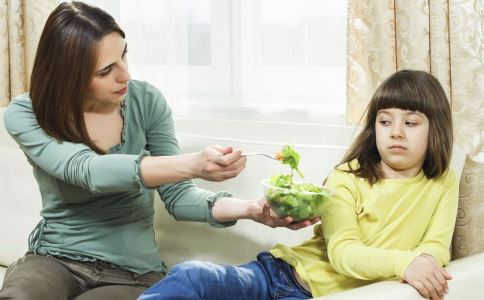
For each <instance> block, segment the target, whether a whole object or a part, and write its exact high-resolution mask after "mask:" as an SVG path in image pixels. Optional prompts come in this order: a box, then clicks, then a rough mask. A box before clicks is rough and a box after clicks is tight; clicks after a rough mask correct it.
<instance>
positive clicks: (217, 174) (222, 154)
mask: <svg viewBox="0 0 484 300" xmlns="http://www.w3.org/2000/svg"><path fill="white" fill-rule="evenodd" d="M241 154H242V151H235V152H234V151H233V149H232V147H222V146H218V145H216V146H210V147H207V148H205V149H204V150H203V151H201V152H199V153H198V154H197V155H196V158H197V159H196V162H195V167H194V169H195V172H194V173H195V174H196V177H197V178H202V179H205V180H209V181H224V180H227V179H230V178H233V177H236V176H237V175H239V173H240V172H242V170H243V169H244V168H245V162H246V160H247V158H246V157H244V156H242V155H241Z"/></svg>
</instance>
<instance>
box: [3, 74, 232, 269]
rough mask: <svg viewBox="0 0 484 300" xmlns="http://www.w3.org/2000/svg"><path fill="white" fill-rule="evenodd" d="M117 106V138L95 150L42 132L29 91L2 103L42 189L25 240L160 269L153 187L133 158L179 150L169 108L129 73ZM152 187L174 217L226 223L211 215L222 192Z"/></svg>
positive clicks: (70, 253) (37, 248)
mask: <svg viewBox="0 0 484 300" xmlns="http://www.w3.org/2000/svg"><path fill="white" fill-rule="evenodd" d="M121 114H122V117H123V122H124V123H123V130H122V139H121V143H120V144H119V145H116V146H114V147H112V148H111V149H110V150H109V151H108V153H107V154H105V155H99V154H97V153H96V152H94V151H93V150H91V148H89V147H88V146H86V145H84V144H80V143H72V142H65V141H64V142H59V141H58V140H56V139H54V138H53V137H51V136H49V135H47V134H46V133H45V132H44V131H43V130H42V128H40V126H39V124H38V122H37V119H36V117H35V114H34V112H33V110H32V101H31V99H30V96H29V94H23V95H20V96H18V97H16V98H15V99H14V100H13V101H12V102H11V103H10V105H9V107H8V109H7V111H6V113H5V117H4V119H5V127H6V129H7V131H8V132H9V133H10V135H11V136H12V137H13V138H14V139H15V141H16V142H17V143H18V144H19V145H20V148H21V149H22V150H23V151H24V153H25V155H26V156H27V159H28V160H29V162H30V164H31V165H32V166H33V172H34V176H35V178H36V180H37V182H38V184H39V189H40V193H41V196H42V207H43V208H42V211H41V216H42V221H41V222H40V223H39V224H38V225H37V227H36V228H35V229H34V230H33V232H32V233H31V235H30V237H29V248H30V249H31V250H33V251H34V252H37V253H40V254H46V255H54V256H60V257H67V258H70V259H74V260H81V261H95V260H102V261H106V262H109V263H111V264H113V265H116V266H120V267H122V268H125V269H128V270H130V271H133V272H136V273H139V274H144V273H146V272H150V271H166V267H165V264H164V263H163V261H162V259H161V258H160V255H159V249H158V245H157V243H156V241H155V234H154V230H153V215H154V206H153V199H154V190H153V189H149V188H147V187H145V186H144V184H143V181H142V178H141V174H140V161H141V159H142V157H143V156H145V155H151V156H165V155H176V154H179V153H180V149H179V147H178V143H177V140H176V137H175V131H174V125H173V119H172V114H171V110H170V108H169V106H168V104H167V102H166V100H165V99H164V97H163V96H162V94H161V93H160V91H159V90H158V89H156V88H155V87H153V86H151V85H149V84H147V83H146V82H141V81H135V80H132V81H130V83H129V88H128V93H127V94H126V97H125V99H124V101H123V105H122V108H121ZM160 172H163V170H160ZM157 191H158V192H159V194H160V196H161V199H162V200H163V201H164V203H165V207H166V209H167V210H168V212H169V213H170V214H171V215H173V216H174V217H175V218H176V219H177V220H190V221H202V222H208V223H210V224H211V225H213V226H228V225H231V224H233V223H224V224H219V223H216V222H215V221H214V220H213V218H212V215H211V207H212V205H213V203H214V201H216V200H217V199H218V198H220V197H222V196H231V195H230V194H228V193H224V192H219V193H212V192H209V191H206V190H202V189H200V188H197V187H196V186H195V185H194V184H193V183H192V182H191V181H183V182H179V183H175V184H166V185H162V186H160V187H158V188H157ZM166 242H167V243H169V241H166Z"/></svg>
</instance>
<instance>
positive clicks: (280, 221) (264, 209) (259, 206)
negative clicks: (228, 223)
mask: <svg viewBox="0 0 484 300" xmlns="http://www.w3.org/2000/svg"><path fill="white" fill-rule="evenodd" d="M247 215H248V216H249V218H250V219H252V220H254V221H255V222H259V223H262V224H265V225H267V226H270V227H273V228H274V227H287V228H289V229H292V230H298V229H301V228H304V227H307V226H310V225H313V224H315V223H317V222H319V218H314V219H312V220H304V221H301V222H297V223H293V219H292V217H285V218H281V217H279V216H277V215H276V214H275V213H274V212H273V211H272V210H271V206H270V204H269V203H267V201H266V200H265V199H261V200H259V201H252V202H251V203H250V204H249V205H248V206H247Z"/></svg>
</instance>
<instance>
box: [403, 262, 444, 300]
mask: <svg viewBox="0 0 484 300" xmlns="http://www.w3.org/2000/svg"><path fill="white" fill-rule="evenodd" d="M451 279H452V276H451V275H450V274H449V273H447V271H446V270H445V269H444V268H442V267H441V266H440V265H439V264H437V262H436V261H435V259H434V258H433V257H432V256H431V255H427V254H422V255H419V256H417V257H416V258H415V259H414V260H413V262H412V263H411V264H410V266H408V268H407V270H406V271H405V279H404V280H402V282H407V283H409V284H410V285H411V286H413V287H414V288H415V289H416V290H417V291H418V292H419V293H420V294H421V295H422V296H423V297H425V298H430V299H432V300H441V299H444V295H445V294H447V293H448V292H449V286H448V284H447V280H451Z"/></svg>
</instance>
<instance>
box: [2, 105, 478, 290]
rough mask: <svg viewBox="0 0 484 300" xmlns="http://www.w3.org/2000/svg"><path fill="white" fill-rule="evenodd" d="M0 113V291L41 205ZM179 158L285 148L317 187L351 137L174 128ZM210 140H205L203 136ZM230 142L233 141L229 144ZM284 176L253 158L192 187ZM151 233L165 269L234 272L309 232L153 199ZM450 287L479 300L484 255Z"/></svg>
mask: <svg viewBox="0 0 484 300" xmlns="http://www.w3.org/2000/svg"><path fill="white" fill-rule="evenodd" d="M2 116H3V109H0V166H1V168H0V190H1V191H2V193H1V195H2V196H1V197H0V286H1V282H2V280H3V276H4V272H5V270H6V267H7V266H8V265H9V264H10V263H12V262H13V261H14V260H16V259H17V258H19V257H21V256H22V255H23V253H24V252H25V251H26V250H27V236H28V234H29V233H30V231H31V230H32V228H33V227H34V226H35V224H36V223H37V222H38V221H39V220H40V216H39V211H40V208H41V199H40V194H39V192H38V188H37V184H36V182H35V180H34V178H33V175H32V172H31V167H30V166H29V165H28V163H27V160H26V158H25V157H24V155H23V153H22V152H21V151H20V149H18V147H17V146H16V144H15V143H14V142H13V140H12V139H11V138H10V137H9V136H8V135H7V133H6V132H5V129H4V127H3V118H2ZM176 126H177V132H178V138H179V142H180V145H181V147H182V150H183V151H184V152H190V151H196V150H199V149H201V148H203V147H204V146H207V145H210V144H224V145H233V146H234V147H236V148H240V149H243V150H245V151H263V152H269V153H272V152H275V151H277V150H279V149H280V148H281V146H282V145H283V144H285V143H290V144H293V145H295V146H296V147H297V149H298V151H299V152H300V153H301V156H302V161H301V169H302V170H303V171H304V172H305V173H306V174H307V178H306V179H308V180H310V181H313V182H321V181H322V179H323V178H324V177H325V176H326V175H327V173H328V172H329V171H330V170H331V168H332V167H333V166H334V165H335V164H336V162H337V161H338V159H339V158H340V157H341V155H342V154H343V153H344V151H345V149H346V148H347V145H348V144H349V143H350V141H351V139H352V137H353V134H354V130H353V128H350V127H345V126H330V127H328V126H326V127H325V126H317V125H305V124H300V125H289V124H285V123H280V124H275V125H274V124H269V123H264V122H250V123H245V122H239V121H224V122H223V124H222V123H221V122H214V121H208V120H193V119H183V118H179V119H177V120H176ZM208 133H210V135H207V134H208ZM233 137H237V139H234V138H233ZM455 153H456V154H455V155H454V159H453V162H452V168H454V169H455V170H457V172H458V173H459V174H460V173H461V170H462V166H463V160H464V157H465V155H464V154H462V152H459V151H458V150H457V152H455ZM278 171H286V170H285V168H284V167H283V166H281V165H280V164H278V163H276V162H274V161H271V160H269V159H264V158H262V157H251V158H250V159H249V161H248V163H247V168H246V170H245V171H244V172H243V173H242V174H241V175H240V176H239V177H238V178H236V179H232V180H229V181H226V182H222V183H211V182H203V181H198V180H197V184H199V185H200V186H202V187H204V188H207V189H210V190H227V191H231V192H233V193H234V194H235V195H236V196H237V197H240V198H246V199H253V198H259V197H261V196H262V190H261V186H260V183H259V181H260V180H261V179H263V178H267V177H268V176H270V175H271V174H272V173H274V172H278ZM157 200H158V201H156V205H157V209H156V218H155V232H156V237H157V240H158V241H159V245H160V251H161V254H162V257H164V258H165V259H166V262H167V264H168V266H172V265H173V264H175V263H177V262H181V261H184V260H188V259H199V260H208V261H213V262H218V263H229V264H240V263H244V262H247V261H249V260H252V259H253V258H254V257H255V256H256V254H257V253H258V252H259V251H262V250H266V249H269V248H270V247H271V246H272V245H274V244H275V243H286V244H289V245H294V244H297V243H300V242H301V241H303V240H305V239H307V238H309V237H310V236H311V233H312V230H311V228H306V229H303V230H300V231H297V232H294V231H291V230H288V229H284V228H277V229H271V228H267V227H265V226H262V225H259V224H255V223H253V222H249V221H239V222H238V223H237V224H236V225H235V226H233V227H230V228H225V229H215V228H211V227H210V226H208V225H207V224H202V223H189V222H177V221H175V220H174V219H173V218H172V217H171V216H169V215H167V214H166V212H165V210H164V208H163V205H162V203H161V201H159V199H157ZM448 270H449V271H450V273H451V274H452V275H453V276H454V279H453V280H452V281H451V282H450V294H449V296H448V299H482V294H483V292H484V287H482V285H479V284H478V283H480V282H482V278H484V253H482V254H478V255H474V256H471V257H467V258H463V259H459V260H457V261H454V262H452V263H451V264H450V266H449V267H448ZM321 299H421V297H420V296H419V295H418V293H417V292H416V291H415V290H414V289H413V288H412V287H411V286H409V285H407V284H400V283H398V282H390V281H388V282H381V283H377V284H372V285H369V286H366V287H362V288H358V289H354V290H351V291H348V292H344V293H339V294H334V295H329V296H326V297H321Z"/></svg>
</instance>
